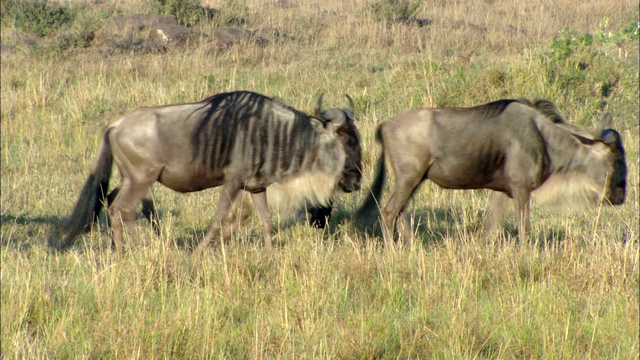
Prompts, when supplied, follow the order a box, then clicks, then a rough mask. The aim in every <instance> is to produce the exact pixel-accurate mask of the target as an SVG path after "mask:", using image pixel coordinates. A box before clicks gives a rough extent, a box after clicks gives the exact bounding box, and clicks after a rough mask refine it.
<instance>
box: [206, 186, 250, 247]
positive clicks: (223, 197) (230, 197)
mask: <svg viewBox="0 0 640 360" xmlns="http://www.w3.org/2000/svg"><path fill="white" fill-rule="evenodd" d="M241 189H242V184H241V183H240V182H239V181H234V182H230V183H227V184H225V185H224V187H223V189H222V192H221V193H220V201H219V202H218V208H217V209H216V213H215V215H214V216H213V221H212V223H211V226H210V227H209V232H207V236H205V238H204V239H203V240H202V241H201V242H200V244H198V247H196V252H200V251H202V250H204V249H206V247H207V246H208V245H209V243H210V242H211V240H213V238H214V237H215V236H221V235H222V232H221V231H220V230H221V229H220V228H221V227H222V225H223V223H225V220H226V219H228V213H229V211H230V210H232V208H233V204H234V203H235V201H236V199H237V197H238V195H239V193H240V190H241ZM220 240H221V241H222V240H223V239H220Z"/></svg>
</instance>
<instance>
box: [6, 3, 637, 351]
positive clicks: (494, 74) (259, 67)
mask: <svg viewBox="0 0 640 360" xmlns="http://www.w3.org/2000/svg"><path fill="white" fill-rule="evenodd" d="M63 3H73V4H81V3H83V2H71V1H69V2H63ZM84 3H88V2H84ZM374 3H379V4H380V3H384V2H383V1H379V2H376V1H373V0H368V1H365V0H356V1H350V2H347V1H325V2H316V1H299V2H296V1H279V2H276V1H273V2H267V3H265V2H262V1H257V0H248V1H243V2H236V1H216V2H211V4H212V5H215V6H216V7H220V8H223V9H233V11H234V12H237V13H238V14H239V15H240V16H243V17H245V18H246V20H247V27H248V28H251V29H264V28H266V27H271V28H277V29H279V30H280V31H281V32H282V33H286V34H288V35H289V38H286V39H285V40H280V41H278V40H277V39H275V38H268V40H270V43H269V44H268V45H267V46H265V47H264V48H260V47H257V46H253V45H245V46H235V47H233V48H231V49H230V50H229V51H228V52H226V53H222V54H218V55H216V54H211V53H208V52H207V51H206V49H204V48H194V49H188V50H184V51H170V52H168V53H167V54H154V55H140V54H130V53H117V54H112V55H109V56H104V55H102V54H101V53H100V52H97V51H95V50H94V49H72V50H67V51H59V52H56V53H53V52H52V50H51V49H52V48H55V41H56V40H55V38H49V39H45V40H44V41H45V43H49V44H53V45H51V47H43V48H42V49H41V50H38V49H36V50H33V48H31V47H30V46H29V45H28V44H26V43H25V42H23V41H22V40H21V39H23V38H24V34H22V33H21V32H20V31H19V30H17V29H16V28H14V27H12V26H11V23H10V22H7V21H3V22H2V34H1V41H2V44H9V45H11V44H16V48H15V49H14V51H13V52H12V53H11V54H10V55H8V56H7V55H5V54H3V58H2V62H1V69H0V71H1V73H0V75H1V76H0V87H1V89H2V91H1V92H0V106H1V124H0V125H1V134H0V141H1V152H0V156H1V158H0V161H1V163H0V164H1V173H0V175H1V179H2V181H1V183H0V191H1V195H2V198H1V201H2V204H1V205H2V206H1V211H2V229H1V244H2V248H1V250H0V262H1V264H2V267H1V269H0V271H1V272H0V281H1V283H0V286H1V291H2V292H1V306H2V309H1V310H2V314H1V315H2V322H1V325H0V326H1V329H2V330H1V331H2V333H1V337H2V345H1V346H2V350H1V353H2V357H3V358H7V359H10V358H11V359H13V358H15V359H18V358H43V359H44V358H170V357H172V358H203V357H204V358H424V359H428V358H442V359H460V358H569V359H578V358H600V359H605V358H606V359H611V358H617V359H634V358H636V359H637V358H638V347H639V342H638V321H639V320H640V319H639V318H640V317H639V314H638V306H639V304H638V278H639V268H638V266H639V241H638V237H639V230H638V227H639V224H638V213H639V211H638V210H639V204H640V202H639V198H638V196H639V195H638V150H639V149H638V141H639V135H638V132H639V128H638V112H639V107H638V98H637V96H638V93H637V89H638V38H637V33H636V35H635V38H633V36H631V35H629V34H626V33H624V30H625V29H629V28H633V24H634V22H635V21H637V18H638V8H637V4H636V3H633V2H631V1H617V2H613V3H612V2H610V1H592V2H577V1H569V0H561V1H556V2H553V4H552V3H550V2H543V1H528V2H524V1H518V2H509V1H502V0H495V1H482V2H457V1H456V2H452V1H431V2H424V3H422V4H421V5H420V6H419V7H418V8H417V10H416V13H415V15H416V16H417V17H419V18H428V19H431V20H433V23H432V24H431V25H429V26H426V27H422V28H420V27H417V26H410V25H406V24H399V23H385V22H384V21H379V20H376V19H375V16H374V15H375V14H373V12H372V10H371V9H372V8H371V5H372V4H374ZM150 4H151V3H149V2H121V1H100V2H97V3H96V5H95V6H93V7H92V8H90V9H85V10H83V11H84V14H85V15H84V16H87V17H88V18H91V19H97V20H96V21H101V20H100V19H101V16H102V15H100V14H107V15H112V14H131V13H135V12H140V11H151V10H152V7H151V5H150ZM283 4H285V5H286V4H289V5H290V6H282V5H283ZM635 24H636V25H635V26H636V31H637V23H635ZM212 26H213V25H210V24H202V25H201V30H203V31H205V32H207V31H208V30H210V28H211V27H212ZM565 29H570V32H569V31H565ZM585 33H588V34H591V35H592V36H593V44H592V45H590V46H586V45H581V44H582V43H581V41H582V40H581V39H583V35H584V34H585ZM554 38H556V41H554ZM567 49H569V50H571V51H572V53H571V54H569V55H568V56H566V57H564V55H562V53H563V51H564V50H567ZM582 68H584V69H582ZM616 77H620V81H619V83H618V85H617V86H616V87H615V88H614V89H613V92H612V93H611V94H610V96H609V97H608V99H607V101H608V104H609V106H608V110H609V111H610V112H611V113H612V114H613V125H614V126H615V127H616V128H617V129H618V130H619V131H620V132H621V134H622V136H623V139H624V141H625V144H626V146H627V160H628V165H629V179H628V181H629V184H628V199H627V202H626V203H625V204H624V205H623V206H620V207H615V208H612V207H601V208H596V209H587V210H553V209H545V208H536V209H534V211H533V218H532V224H533V228H534V233H535V235H536V237H537V238H538V239H539V240H540V242H539V243H520V242H518V241H517V239H516V238H515V236H514V234H515V229H514V227H515V224H514V221H513V218H511V219H510V220H509V222H508V223H507V224H506V225H505V237H504V238H498V239H492V240H489V241H484V240H482V236H481V235H482V232H481V230H482V229H481V222H482V217H483V215H484V212H485V210H486V207H487V205H488V201H487V194H486V192H483V191H448V190H443V189H440V188H438V187H436V186H434V185H433V184H429V183H425V184H424V185H423V186H422V187H421V190H420V191H419V192H418V193H416V196H415V197H414V200H413V201H412V204H411V207H410V211H411V214H412V215H413V216H414V220H415V221H416V223H417V224H418V226H417V231H418V236H419V237H420V239H421V240H422V245H421V246H417V247H416V248H413V249H406V248H401V247H398V248H393V247H392V248H389V247H387V248H384V247H381V246H380V245H379V243H378V240H379V239H376V238H368V237H364V236H363V235H361V234H359V233H358V232H356V231H355V230H354V229H352V228H351V227H350V226H349V224H348V223H343V222H342V221H343V220H348V217H349V215H350V214H351V213H352V212H353V211H354V209H355V208H356V207H357V205H358V203H359V201H360V200H361V199H362V197H363V196H364V191H361V192H360V193H358V194H353V195H348V196H343V197H341V198H340V199H339V201H338V203H337V209H336V211H337V213H336V217H335V219H334V220H332V225H333V231H332V233H331V234H323V233H320V232H317V231H314V230H312V229H309V228H307V227H306V226H304V225H303V224H295V223H286V222H285V223H283V224H282V226H281V227H280V228H279V229H278V231H277V234H276V235H275V243H276V244H277V247H276V250H275V251H274V254H273V256H272V257H271V258H267V257H266V256H265V255H264V254H263V252H262V250H263V245H262V244H261V242H260V241H259V240H258V239H260V232H259V225H258V223H257V220H256V219H255V218H253V217H252V218H250V219H249V222H248V223H247V224H246V226H244V227H242V229H241V230H240V231H238V233H237V234H236V236H235V238H234V239H233V240H232V241H231V242H230V243H228V244H226V246H225V247H224V248H220V249H215V250H214V249H212V250H211V251H210V252H209V253H206V254H202V255H198V256H194V255H192V254H191V253H190V252H189V251H188V250H187V249H185V244H191V243H193V242H197V241H199V240H200V239H201V238H202V236H203V234H204V232H205V231H206V229H207V227H208V225H209V223H208V222H209V221H210V219H211V217H212V214H213V212H214V209H215V204H216V201H217V190H215V189H214V190H207V191H203V192H200V193H194V194H188V195H181V194H177V193H174V192H171V191H169V190H167V189H164V188H162V187H161V186H157V187H156V188H155V195H154V196H155V199H156V202H157V205H158V207H159V208H160V210H161V213H162V227H161V230H162V235H161V236H160V237H155V236H154V235H152V234H151V232H150V231H149V236H146V237H145V238H144V241H143V242H142V243H141V244H138V245H137V246H136V247H134V248H133V249H131V251H129V252H128V253H127V254H125V255H123V256H119V255H117V254H115V253H113V252H112V251H111V250H110V249H109V245H110V240H109V238H108V236H107V234H106V232H104V231H100V229H95V231H93V232H91V233H89V234H87V235H86V236H83V237H82V238H81V239H80V241H79V244H78V245H77V246H76V247H75V248H74V249H73V250H72V251H69V252H65V253H54V252H51V251H50V250H49V249H48V247H47V237H48V232H49V230H50V229H51V228H52V227H55V226H59V225H60V224H61V223H62V221H63V220H64V218H65V217H66V216H67V215H68V213H69V212H70V210H71V208H72V206H73V201H74V200H75V199H76V196H77V195H78V192H79V190H80V187H81V185H82V183H83V181H84V179H85V177H86V176H87V174H88V172H89V171H90V169H91V167H92V165H93V162H94V160H95V158H94V157H95V152H96V150H97V145H98V142H99V139H100V137H101V133H102V130H103V128H104V126H106V125H107V124H108V123H110V122H112V121H114V120H115V119H116V118H117V116H118V115H119V114H122V113H125V112H128V111H131V110H132V109H134V108H136V107H138V106H145V105H159V104H170V103H179V102H191V101H197V100H200V99H202V98H204V97H206V96H209V95H211V94H214V93H218V92H222V91H227V90H238V89H247V90H253V91H257V92H261V93H264V94H267V95H271V96H277V97H279V98H281V99H282V100H283V101H285V102H286V103H288V104H290V105H292V106H294V107H296V108H299V109H302V110H306V111H310V110H311V109H312V108H313V105H314V102H315V100H316V98H317V95H318V94H319V93H320V92H325V93H326V96H325V99H326V104H327V105H329V106H333V105H336V106H342V105H343V104H344V97H343V96H342V94H343V93H345V92H346V93H349V94H350V95H351V96H352V97H353V98H354V100H355V102H356V112H357V115H358V121H359V122H358V125H359V127H360V130H361V132H362V135H363V146H364V148H365V159H364V166H365V185H366V184H368V182H369V181H370V179H371V178H372V176H371V172H372V171H373V166H372V165H373V163H374V161H375V158H376V157H377V154H378V149H377V147H376V145H375V143H374V141H373V132H374V129H375V126H376V124H377V123H379V122H381V121H384V119H386V118H388V117H390V116H392V115H394V114H396V113H398V112H400V111H402V110H405V109H407V108H410V107H422V106H424V107H427V106H468V105H474V104H480V103H484V102H488V101H491V100H495V99H498V98H504V97H527V98H538V97H541V98H548V99H550V100H553V101H555V102H556V103H557V104H558V106H559V108H560V109H561V111H562V112H563V114H565V115H566V117H567V119H568V121H570V122H571V123H573V124H575V125H577V126H580V127H588V128H594V127H595V123H596V122H597V120H598V118H599V117H600V115H601V114H600V112H599V108H598V103H599V102H601V101H602V96H601V94H602V90H601V89H602V87H603V86H608V85H607V84H610V83H612V82H613V80H614V79H615V78H616ZM116 177H117V176H116ZM115 180H117V179H115ZM115 180H114V183H113V184H112V185H113V186H115V182H116V181H115ZM140 226H141V227H142V228H144V229H147V230H149V226H148V225H147V224H146V223H145V222H142V221H141V222H140Z"/></svg>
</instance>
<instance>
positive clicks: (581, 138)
mask: <svg viewBox="0 0 640 360" xmlns="http://www.w3.org/2000/svg"><path fill="white" fill-rule="evenodd" d="M571 135H573V137H575V138H576V139H578V140H579V141H580V142H581V143H583V144H585V145H593V144H595V143H596V141H595V140H594V139H589V138H588V137H585V136H582V135H580V134H576V133H571Z"/></svg>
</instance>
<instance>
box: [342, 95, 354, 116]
mask: <svg viewBox="0 0 640 360" xmlns="http://www.w3.org/2000/svg"><path fill="white" fill-rule="evenodd" d="M344 96H346V97H347V100H349V107H350V108H351V111H354V112H355V108H356V107H355V106H354V105H353V99H352V98H351V96H349V94H344Z"/></svg>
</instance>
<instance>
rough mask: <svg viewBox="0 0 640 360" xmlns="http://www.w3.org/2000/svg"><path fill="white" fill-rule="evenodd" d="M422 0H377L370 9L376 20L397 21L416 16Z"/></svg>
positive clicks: (370, 5)
mask: <svg viewBox="0 0 640 360" xmlns="http://www.w3.org/2000/svg"><path fill="white" fill-rule="evenodd" d="M421 4H422V0H376V1H374V2H372V3H371V4H369V10H370V11H371V13H372V15H373V17H374V18H375V19H376V20H387V21H395V20H397V19H408V18H411V17H413V16H415V14H416V11H417V10H418V7H420V5H421Z"/></svg>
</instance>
